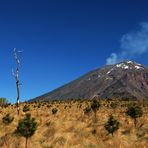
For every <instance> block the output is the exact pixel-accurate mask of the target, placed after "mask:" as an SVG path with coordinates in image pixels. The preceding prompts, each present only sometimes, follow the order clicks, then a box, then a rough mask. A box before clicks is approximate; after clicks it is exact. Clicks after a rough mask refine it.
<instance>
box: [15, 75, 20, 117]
mask: <svg viewBox="0 0 148 148" xmlns="http://www.w3.org/2000/svg"><path fill="white" fill-rule="evenodd" d="M16 88H17V113H18V116H19V114H20V107H19V103H20V87H19V80H18V76H16Z"/></svg>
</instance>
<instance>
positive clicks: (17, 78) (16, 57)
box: [12, 48, 20, 116]
mask: <svg viewBox="0 0 148 148" xmlns="http://www.w3.org/2000/svg"><path fill="white" fill-rule="evenodd" d="M18 53H19V51H17V50H16V49H15V48H14V50H13V54H14V58H15V61H16V64H17V68H16V70H15V72H14V71H13V70H12V74H13V76H14V77H15V82H16V89H17V102H16V105H17V113H18V116H19V114H20V105H19V104H20V83H19V71H20V60H19V57H18Z"/></svg>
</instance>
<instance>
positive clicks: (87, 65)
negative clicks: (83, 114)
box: [0, 0, 148, 102]
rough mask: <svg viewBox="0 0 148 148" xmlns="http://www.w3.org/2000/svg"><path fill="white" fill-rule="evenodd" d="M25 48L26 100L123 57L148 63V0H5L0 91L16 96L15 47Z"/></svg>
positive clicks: (0, 18)
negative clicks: (13, 52) (13, 70)
mask: <svg viewBox="0 0 148 148" xmlns="http://www.w3.org/2000/svg"><path fill="white" fill-rule="evenodd" d="M13 48H17V49H18V50H23V51H24V52H23V53H22V54H21V71H20V82H21V83H22V86H21V100H22V101H24V100H28V99H31V98H34V97H36V96H39V95H41V94H43V93H46V92H49V91H51V90H53V89H55V88H57V87H59V86H61V85H63V84H65V83H67V82H69V81H71V80H73V79H75V78H77V77H79V76H81V75H83V74H85V73H86V72H88V71H90V70H92V69H95V68H97V67H101V66H103V65H105V64H106V63H107V64H113V63H116V62H118V61H121V60H125V59H132V60H136V61H137V62H140V63H142V64H145V65H147V66H148V61H147V60H146V59H147V58H148V1H147V0H110V1H109V0H89V1H88V0H84V1H82V0H13V1H12V0H1V1H0V67H1V75H0V97H6V98H8V99H9V101H11V102H15V100H16V88H15V80H14V77H13V76H12V74H11V69H12V68H14V69H15V66H16V65H15V62H14V59H13V54H12V50H13Z"/></svg>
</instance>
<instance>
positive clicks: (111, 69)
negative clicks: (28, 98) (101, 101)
mask: <svg viewBox="0 0 148 148" xmlns="http://www.w3.org/2000/svg"><path fill="white" fill-rule="evenodd" d="M94 97H96V98H121V99H143V98H145V99H147V98H148V69H147V68H145V67H144V66H142V65H141V64H138V63H135V62H132V61H125V62H122V63H118V64H115V65H109V66H105V67H103V68H100V69H96V70H94V71H91V72H89V73H87V74H86V75H84V76H82V77H80V78H78V79H76V80H75V81H72V82H70V83H69V84H66V85H64V86H62V87H60V88H58V89H56V90H54V91H52V92H49V93H47V94H45V95H42V96H40V97H37V98H35V99H33V100H46V101H48V100H55V99H59V100H63V99H78V98H81V99H92V98H94Z"/></svg>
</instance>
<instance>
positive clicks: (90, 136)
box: [0, 100, 148, 148]
mask: <svg viewBox="0 0 148 148" xmlns="http://www.w3.org/2000/svg"><path fill="white" fill-rule="evenodd" d="M112 102H113V103H116V104H118V105H117V106H116V108H113V107H111V103H112ZM90 103H91V102H90V101H88V100H86V101H81V100H80V101H66V102H52V103H47V102H36V103H30V104H27V105H28V106H29V107H30V111H29V112H30V113H31V115H32V116H33V117H35V119H36V121H37V123H38V127H37V131H36V132H35V134H34V135H33V136H32V138H31V139H29V141H28V148H119V147H122V148H146V147H148V104H147V102H143V103H144V104H143V103H142V102H138V105H140V106H141V107H142V109H143V116H142V117H140V118H139V119H138V123H137V127H136V128H135V127H134V124H133V120H132V119H131V118H130V117H129V116H127V115H126V114H125V112H126V110H127V106H128V104H130V103H133V102H129V101H109V100H106V101H101V102H100V103H101V107H100V108H99V110H98V111H97V116H96V117H97V121H96V122H94V113H93V112H92V111H90V112H88V113H85V112H84V110H85V108H86V107H88V106H90ZM135 103H137V102H135ZM24 105H25V104H21V118H23V117H24V116H25V113H24V112H22V109H23V106H24ZM53 108H57V109H58V111H57V113H56V114H52V109H53ZM0 111H1V114H0V147H1V148H24V147H25V138H23V137H20V136H18V135H15V134H14V131H15V129H16V127H17V124H18V116H17V111H16V107H15V105H11V106H8V107H7V108H1V109H0ZM7 113H10V114H11V116H14V121H13V122H12V123H11V124H10V125H4V123H2V118H3V117H4V115H6V114H7ZM110 114H113V116H114V118H115V119H117V120H118V121H119V122H120V126H119V130H118V131H116V132H115V134H114V137H112V136H111V135H109V134H108V132H107V131H106V130H105V128H104V124H105V123H106V121H107V120H108V117H109V115H110Z"/></svg>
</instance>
